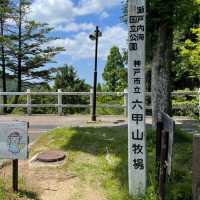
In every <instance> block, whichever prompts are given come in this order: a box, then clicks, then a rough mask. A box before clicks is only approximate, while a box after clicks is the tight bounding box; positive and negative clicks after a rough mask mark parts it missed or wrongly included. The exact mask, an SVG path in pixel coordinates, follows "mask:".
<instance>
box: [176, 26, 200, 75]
mask: <svg viewBox="0 0 200 200" xmlns="http://www.w3.org/2000/svg"><path fill="white" fill-rule="evenodd" d="M191 33H192V34H194V39H193V40H192V39H186V40H185V41H184V43H183V45H180V46H179V48H180V56H181V57H182V59H183V60H184V62H185V64H187V66H189V67H188V68H189V70H188V71H189V76H190V77H192V78H194V77H198V78H199V79H200V59H199V57H200V27H198V28H193V29H191ZM181 70H183V71H186V70H187V69H186V68H185V67H184V66H181Z"/></svg>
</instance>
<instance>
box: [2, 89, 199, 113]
mask: <svg viewBox="0 0 200 200" xmlns="http://www.w3.org/2000/svg"><path fill="white" fill-rule="evenodd" d="M186 95H189V96H197V97H198V99H199V105H198V110H199V116H200V89H199V91H196V92H195V91H186V92H172V97H176V96H186ZM1 96H26V99H27V102H26V104H0V108H3V107H8V108H9V107H10V108H11V107H12V108H18V107H20V108H27V114H28V115H31V113H32V108H39V107H40V108H41V107H54V108H58V114H59V115H62V109H63V108H90V109H91V108H92V97H93V90H92V89H91V90H90V92H63V91H62V90H61V89H58V91H57V92H32V91H31V90H30V89H27V91H26V92H0V97H1ZM32 96H57V104H32V98H31V97H32ZM63 96H88V97H90V104H87V105H86V104H63V101H62V97H63ZM97 96H118V97H120V96H121V97H124V104H123V105H121V104H97V107H99V108H124V115H127V109H128V91H127V89H125V90H124V92H97ZM146 97H151V92H146ZM187 107H188V106H187ZM146 109H149V110H150V109H151V106H146ZM173 109H184V106H183V105H180V106H176V107H173Z"/></svg>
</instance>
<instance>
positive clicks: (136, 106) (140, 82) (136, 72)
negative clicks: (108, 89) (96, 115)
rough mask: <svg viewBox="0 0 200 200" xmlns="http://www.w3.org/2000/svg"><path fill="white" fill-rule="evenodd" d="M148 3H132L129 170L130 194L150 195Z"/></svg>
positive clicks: (130, 22) (129, 80)
mask: <svg viewBox="0 0 200 200" xmlns="http://www.w3.org/2000/svg"><path fill="white" fill-rule="evenodd" d="M145 18H146V4H145V0H129V1H128V30H129V35H128V38H129V39H128V132H129V134H128V135H129V136H128V152H129V155H128V167H129V194H130V195H131V196H134V197H140V196H144V195H145V193H146V182H147V180H146V179H147V169H146V133H145V132H146V131H145V73H144V66H145V21H146V20H145Z"/></svg>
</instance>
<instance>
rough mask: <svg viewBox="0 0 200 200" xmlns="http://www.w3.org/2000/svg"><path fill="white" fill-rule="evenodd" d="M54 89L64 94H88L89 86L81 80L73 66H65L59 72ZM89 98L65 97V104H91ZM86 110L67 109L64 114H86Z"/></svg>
mask: <svg viewBox="0 0 200 200" xmlns="http://www.w3.org/2000/svg"><path fill="white" fill-rule="evenodd" d="M54 88H55V89H56V90H57V89H62V91H64V92H88V91H89V90H90V87H89V85H87V84H86V83H85V81H84V80H81V79H79V77H78V75H77V73H76V71H75V69H74V67H73V66H68V65H65V66H64V67H62V68H59V69H58V70H57V74H56V77H55V83H54ZM88 101H89V98H88V97H84V96H63V104H89V102H88ZM86 111H87V110H86V109H84V108H65V109H64V113H70V114H73V113H77V112H79V113H80V112H86Z"/></svg>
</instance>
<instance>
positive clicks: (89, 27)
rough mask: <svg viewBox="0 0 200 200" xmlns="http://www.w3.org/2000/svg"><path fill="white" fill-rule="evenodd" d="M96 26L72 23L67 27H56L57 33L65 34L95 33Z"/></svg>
mask: <svg viewBox="0 0 200 200" xmlns="http://www.w3.org/2000/svg"><path fill="white" fill-rule="evenodd" d="M94 29H95V25H94V24H92V23H81V24H77V23H75V22H70V23H68V24H67V25H59V26H57V27H56V31H64V32H78V31H93V30H94Z"/></svg>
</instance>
